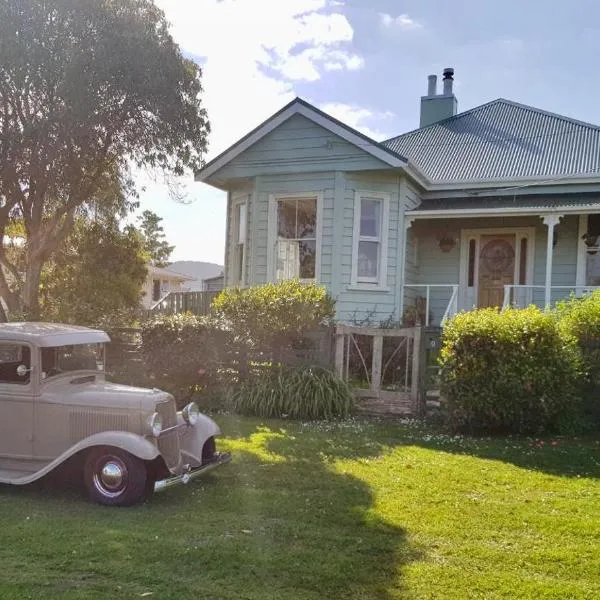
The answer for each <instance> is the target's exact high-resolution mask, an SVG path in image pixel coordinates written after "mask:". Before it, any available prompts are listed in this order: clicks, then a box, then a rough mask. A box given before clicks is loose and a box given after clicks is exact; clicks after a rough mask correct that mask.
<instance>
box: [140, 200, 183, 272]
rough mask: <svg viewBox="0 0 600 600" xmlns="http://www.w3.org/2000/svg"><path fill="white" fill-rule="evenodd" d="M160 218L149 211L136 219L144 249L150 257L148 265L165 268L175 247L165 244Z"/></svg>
mask: <svg viewBox="0 0 600 600" xmlns="http://www.w3.org/2000/svg"><path fill="white" fill-rule="evenodd" d="M161 221H162V218H161V217H159V216H158V215H157V214H156V213H153V212H152V211H151V210H145V211H144V212H143V213H142V214H141V215H140V216H139V217H138V227H139V229H140V231H141V233H142V235H143V236H144V248H145V250H146V252H147V253H148V255H149V256H150V264H152V265H154V266H155V267H166V266H167V265H168V264H169V258H170V256H171V253H172V252H173V250H174V249H175V246H170V245H169V244H168V243H167V240H166V236H165V231H164V229H163V226H162V225H161Z"/></svg>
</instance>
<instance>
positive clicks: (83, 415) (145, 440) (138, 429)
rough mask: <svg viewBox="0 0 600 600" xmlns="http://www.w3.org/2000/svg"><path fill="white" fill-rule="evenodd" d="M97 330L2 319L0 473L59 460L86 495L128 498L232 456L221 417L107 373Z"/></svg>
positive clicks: (27, 471) (16, 476)
mask: <svg viewBox="0 0 600 600" xmlns="http://www.w3.org/2000/svg"><path fill="white" fill-rule="evenodd" d="M108 341H110V339H109V337H108V335H107V334H106V333H104V332H103V331H99V330H94V329H88V328H85V327H76V326H73V325H59V324H55V323H3V324H0V483H8V484H14V485H23V484H28V483H31V482H33V481H36V480H38V479H40V478H42V477H44V476H45V475H47V474H49V473H50V472H52V471H54V470H55V469H58V468H59V467H65V466H67V465H68V466H69V467H70V468H73V467H74V468H75V469H76V472H77V473H79V474H81V476H82V477H83V480H84V482H85V485H86V487H87V489H88V492H89V495H90V498H91V499H92V500H93V501H95V502H99V503H101V504H109V505H130V504H135V503H137V502H140V501H142V500H143V499H144V498H146V497H147V496H148V495H149V493H151V492H152V491H154V490H161V489H165V488H167V487H170V486H171V485H176V484H180V483H187V482H188V481H190V480H191V479H192V478H194V477H196V476H198V475H200V474H202V473H204V472H206V471H208V470H210V469H212V468H214V467H216V466H218V465H220V464H223V463H225V462H228V461H229V460H230V458H231V457H230V455H228V454H219V453H217V452H216V450H215V437H217V436H219V435H220V434H221V431H220V429H219V427H218V426H217V424H216V423H215V422H214V421H213V420H212V419H210V418H208V417H207V416H205V415H203V414H201V413H200V412H199V410H198V407H197V406H196V405H195V404H194V403H191V404H188V405H187V406H186V407H185V408H184V409H183V410H182V411H180V412H177V410H176V407H175V400H174V398H173V396H171V395H170V394H167V393H166V392H162V391H160V390H157V389H145V388H136V387H130V386H125V385H119V384H116V383H110V382H108V381H106V379H105V374H104V363H105V344H106V342H108Z"/></svg>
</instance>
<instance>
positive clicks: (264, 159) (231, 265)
mask: <svg viewBox="0 0 600 600" xmlns="http://www.w3.org/2000/svg"><path fill="white" fill-rule="evenodd" d="M453 75H454V71H453V70H452V69H446V70H445V71H444V74H443V82H442V85H443V89H442V90H441V93H438V90H437V78H436V76H435V75H431V76H430V77H429V82H428V91H427V95H426V96H423V97H422V98H421V119H420V127H419V128H418V129H415V130H414V131H410V132H408V133H405V134H403V135H399V136H397V137H393V138H391V139H389V140H386V141H384V142H382V143H378V142H376V141H374V140H372V139H370V138H368V137H366V136H365V135H362V134H361V133H359V132H358V131H356V130H354V129H353V128H351V127H349V126H348V125H346V124H344V123H342V122H340V121H338V120H336V119H334V118H332V117H331V116H329V115H327V114H325V113H324V112H322V111H320V110H318V109H317V108H315V107H314V106H312V105H310V104H309V103H307V102H305V101H304V100H301V99H299V98H298V99H296V100H294V101H292V102H291V103H290V104H288V105H287V106H285V107H284V108H282V109H281V110H280V111H279V112H277V113H276V114H274V115H273V116H272V117H271V118H269V119H268V120H267V121H265V122H264V123H262V124H261V125H259V126H258V127H257V128H256V129H254V130H253V131H251V132H250V133H248V134H247V135H246V136H245V137H243V138H242V139H240V140H239V141H238V142H237V143H235V144H234V145H233V146H231V147H230V148H229V149H228V150H226V151H225V152H223V153H222V154H221V155H219V156H217V157H216V158H215V159H214V160H212V161H211V162H209V163H208V164H207V165H206V166H205V167H204V168H203V169H202V170H200V171H199V172H198V173H197V175H196V179H197V180H198V181H203V182H205V183H208V184H210V185H212V186H215V187H217V188H219V189H221V190H225V191H226V192H227V194H228V211H227V243H226V256H225V284H226V285H227V286H248V285H254V284H261V283H265V282H268V281H276V280H280V279H285V278H290V277H297V278H300V279H302V280H305V281H316V282H318V283H321V284H324V285H325V286H327V288H328V289H329V290H330V292H331V294H332V295H333V296H334V297H335V298H336V300H337V311H338V318H339V319H340V320H342V321H353V320H355V319H364V318H365V317H369V318H370V319H372V320H378V321H381V320H385V319H389V318H391V319H394V320H400V319H401V318H402V317H403V315H406V314H407V313H411V312H412V314H413V315H414V313H415V310H416V311H417V313H421V318H420V320H421V322H427V323H431V324H440V323H442V322H443V321H444V320H445V319H446V318H447V317H448V316H450V315H452V314H454V313H456V312H457V311H459V310H464V309H470V308H472V307H485V306H506V305H510V304H514V305H517V306H524V305H527V304H529V303H535V304H537V305H539V306H540V307H545V306H549V305H552V304H553V303H554V302H556V301H557V300H559V299H561V298H565V297H568V296H569V295H570V294H571V293H576V294H582V293H585V292H586V291H587V290H588V289H590V288H592V287H594V286H597V285H600V255H599V254H598V250H599V247H598V240H599V239H600V237H599V236H600V127H598V126H596V125H591V124H588V123H583V122H581V121H577V120H575V119H572V118H568V117H565V116H561V115H557V114H553V113H550V112H547V111H544V110H540V109H538V108H533V107H531V106H525V105H522V104H518V103H516V102H512V101H510V100H504V99H498V100H493V101H491V102H489V103H487V104H483V105H481V106H478V107H476V108H473V109H471V110H468V111H466V112H463V113H458V112H457V99H456V96H455V95H454V92H453Z"/></svg>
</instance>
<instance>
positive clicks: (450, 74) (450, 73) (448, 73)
mask: <svg viewBox="0 0 600 600" xmlns="http://www.w3.org/2000/svg"><path fill="white" fill-rule="evenodd" d="M453 78H454V69H453V68H452V67H446V68H445V69H444V79H453Z"/></svg>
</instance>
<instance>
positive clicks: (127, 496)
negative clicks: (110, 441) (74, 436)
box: [84, 448, 148, 506]
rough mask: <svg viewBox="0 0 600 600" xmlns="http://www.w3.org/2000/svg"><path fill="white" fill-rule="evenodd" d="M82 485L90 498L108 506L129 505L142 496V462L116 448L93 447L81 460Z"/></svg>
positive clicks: (144, 480)
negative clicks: (85, 457)
mask: <svg viewBox="0 0 600 600" xmlns="http://www.w3.org/2000/svg"><path fill="white" fill-rule="evenodd" d="M84 478H85V485H86V487H87V489H88V492H89V495H90V500H92V502H97V503H98V504H106V505H109V506H131V505H132V504H137V503H139V502H142V501H143V500H144V497H145V495H146V489H147V479H148V472H147V469H146V463H145V462H144V461H143V460H141V459H140V458H137V457H136V456H133V455H132V454H129V453H128V452H124V451H123V450H120V449H118V448H97V449H94V450H92V451H91V452H90V453H89V454H88V456H87V459H86V461H85V467H84Z"/></svg>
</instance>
